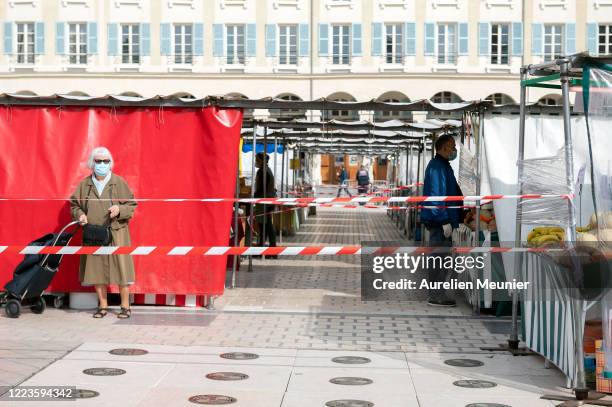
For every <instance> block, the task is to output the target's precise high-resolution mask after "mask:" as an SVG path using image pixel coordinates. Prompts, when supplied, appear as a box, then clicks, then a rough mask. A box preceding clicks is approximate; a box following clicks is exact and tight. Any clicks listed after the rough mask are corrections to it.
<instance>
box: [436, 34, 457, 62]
mask: <svg viewBox="0 0 612 407" xmlns="http://www.w3.org/2000/svg"><path fill="white" fill-rule="evenodd" d="M437 37H438V63H439V64H455V63H457V26H456V25H455V24H438V36H437Z"/></svg>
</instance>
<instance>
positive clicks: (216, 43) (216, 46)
mask: <svg viewBox="0 0 612 407" xmlns="http://www.w3.org/2000/svg"><path fill="white" fill-rule="evenodd" d="M223 43H224V41H223V24H213V56H216V57H222V56H223V55H224V54H225V52H224V51H225V50H224V47H223V45H224V44H223Z"/></svg>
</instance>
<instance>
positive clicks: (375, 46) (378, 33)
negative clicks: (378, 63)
mask: <svg viewBox="0 0 612 407" xmlns="http://www.w3.org/2000/svg"><path fill="white" fill-rule="evenodd" d="M382 30H383V25H382V23H372V55H374V56H379V55H382V41H383V39H382Z"/></svg>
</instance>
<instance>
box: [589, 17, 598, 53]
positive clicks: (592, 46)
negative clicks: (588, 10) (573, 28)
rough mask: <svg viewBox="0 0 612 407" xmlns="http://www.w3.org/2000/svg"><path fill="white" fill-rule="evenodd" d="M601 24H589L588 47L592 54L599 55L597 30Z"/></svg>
mask: <svg viewBox="0 0 612 407" xmlns="http://www.w3.org/2000/svg"><path fill="white" fill-rule="evenodd" d="M598 28H599V26H598V25H597V23H588V24H587V48H588V50H589V53H590V54H591V56H597V54H598V53H599V49H598V48H599V47H598V45H599V44H598V41H597V30H598Z"/></svg>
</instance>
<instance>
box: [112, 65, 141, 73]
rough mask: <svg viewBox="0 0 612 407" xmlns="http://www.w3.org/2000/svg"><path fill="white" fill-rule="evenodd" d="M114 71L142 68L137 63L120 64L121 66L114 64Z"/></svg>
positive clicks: (137, 70)
mask: <svg viewBox="0 0 612 407" xmlns="http://www.w3.org/2000/svg"><path fill="white" fill-rule="evenodd" d="M115 71H117V72H142V68H141V67H140V66H139V65H121V66H116V67H115Z"/></svg>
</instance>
